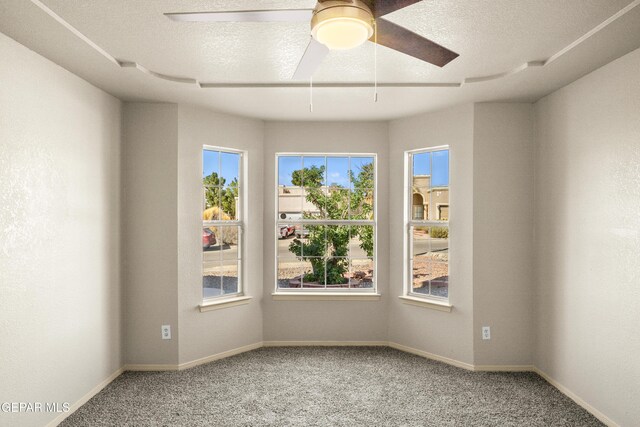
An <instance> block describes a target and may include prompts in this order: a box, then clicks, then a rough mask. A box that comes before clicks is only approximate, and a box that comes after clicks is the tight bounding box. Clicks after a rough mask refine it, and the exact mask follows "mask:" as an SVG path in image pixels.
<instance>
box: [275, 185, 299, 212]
mask: <svg viewBox="0 0 640 427" xmlns="http://www.w3.org/2000/svg"><path fill="white" fill-rule="evenodd" d="M303 199H304V191H303V189H302V188H301V187H284V186H279V187H278V220H280V221H283V220H299V219H302V203H303Z"/></svg>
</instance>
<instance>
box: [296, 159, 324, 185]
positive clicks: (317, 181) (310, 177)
mask: <svg viewBox="0 0 640 427" xmlns="http://www.w3.org/2000/svg"><path fill="white" fill-rule="evenodd" d="M325 162H326V157H306V156H305V157H303V158H302V163H303V164H302V166H303V168H304V173H303V174H302V184H301V185H302V186H304V187H310V188H320V187H324V186H326V182H325V175H326V168H327V166H326V164H325Z"/></svg>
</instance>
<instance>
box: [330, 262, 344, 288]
mask: <svg viewBox="0 0 640 427" xmlns="http://www.w3.org/2000/svg"><path fill="white" fill-rule="evenodd" d="M326 269H327V288H334V289H336V288H348V287H349V260H348V259H347V258H327V260H326Z"/></svg>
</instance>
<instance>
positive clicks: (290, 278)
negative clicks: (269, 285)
mask: <svg viewBox="0 0 640 427" xmlns="http://www.w3.org/2000/svg"><path fill="white" fill-rule="evenodd" d="M303 264H304V263H303V262H302V260H301V259H299V258H291V257H283V258H278V288H300V287H301V286H302V275H303Z"/></svg>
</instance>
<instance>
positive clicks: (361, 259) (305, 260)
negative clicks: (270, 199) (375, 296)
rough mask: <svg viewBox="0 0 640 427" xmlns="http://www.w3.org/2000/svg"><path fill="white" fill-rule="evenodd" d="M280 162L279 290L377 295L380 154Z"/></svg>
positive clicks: (290, 156)
mask: <svg viewBox="0 0 640 427" xmlns="http://www.w3.org/2000/svg"><path fill="white" fill-rule="evenodd" d="M276 163H277V168H276V176H277V190H276V193H277V217H276V229H275V230H274V232H275V235H276V237H277V239H276V241H277V248H276V253H277V260H276V262H277V269H276V270H277V278H276V290H286V291H334V292H367V291H369V292H374V291H375V286H376V285H375V237H376V219H375V218H376V216H375V212H376V208H375V177H376V162H375V155H371V154H369V155H365V154H363V155H343V156H338V155H335V156H334V155H324V154H319V155H315V154H314V155H295V154H286V155H285V154H282V155H277V156H276Z"/></svg>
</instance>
